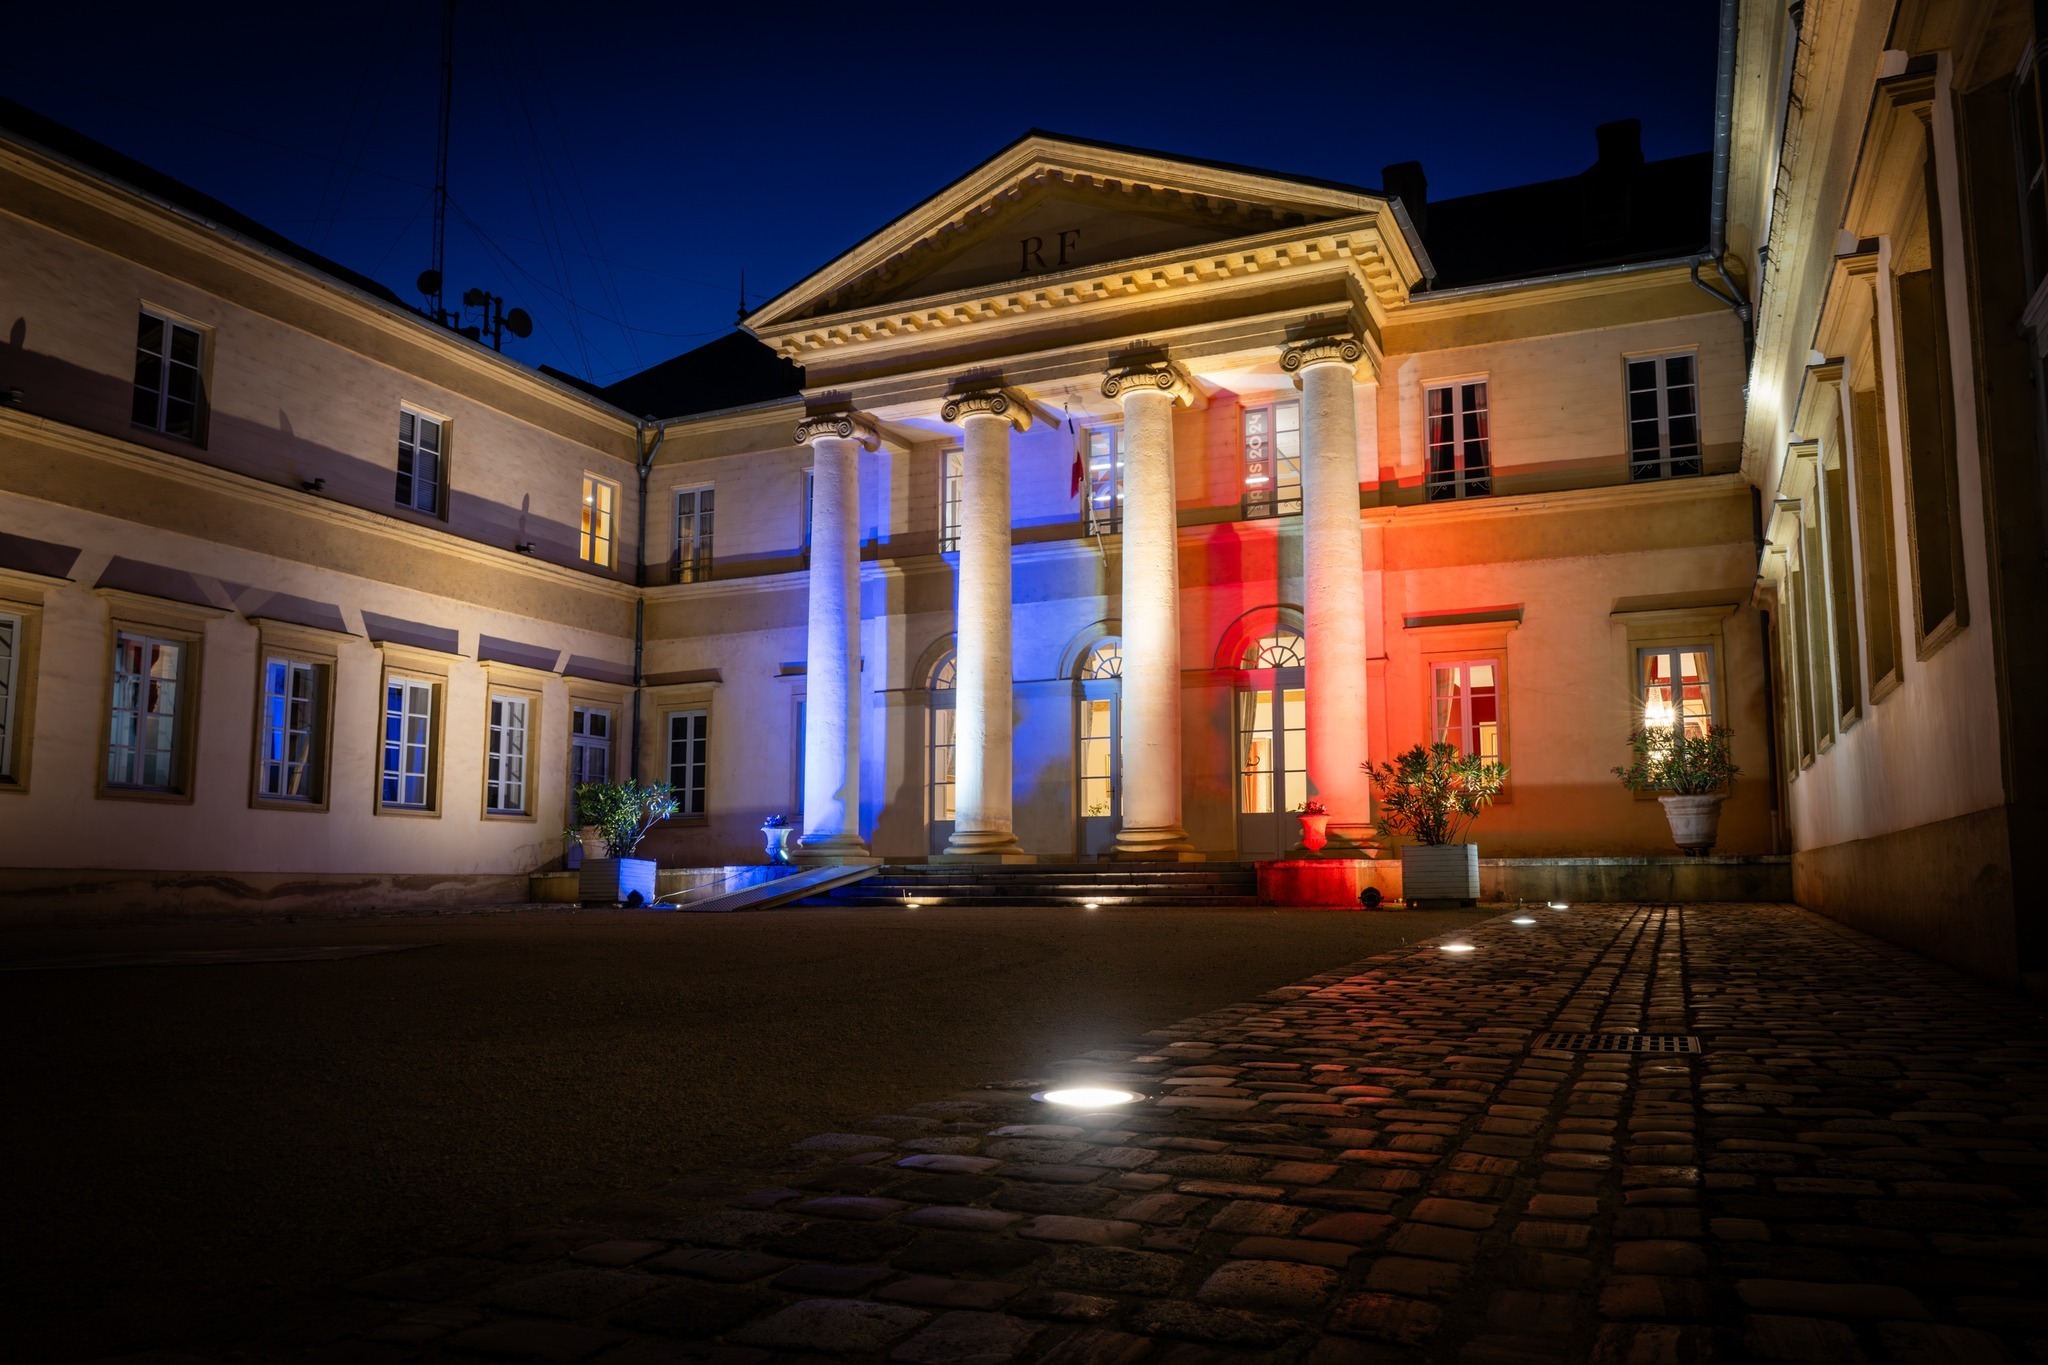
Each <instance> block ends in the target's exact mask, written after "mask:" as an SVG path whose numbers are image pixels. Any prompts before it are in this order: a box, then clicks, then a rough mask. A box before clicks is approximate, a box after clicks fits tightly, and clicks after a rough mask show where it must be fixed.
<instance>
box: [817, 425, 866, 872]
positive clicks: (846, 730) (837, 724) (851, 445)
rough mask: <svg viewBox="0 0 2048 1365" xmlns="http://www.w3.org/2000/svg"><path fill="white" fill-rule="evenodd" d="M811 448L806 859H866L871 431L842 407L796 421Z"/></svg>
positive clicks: (819, 860)
mask: <svg viewBox="0 0 2048 1365" xmlns="http://www.w3.org/2000/svg"><path fill="white" fill-rule="evenodd" d="M796 440H797V444H798V445H809V446H810V447H811V458H812V466H811V471H812V472H811V573H810V612H809V630H808V633H807V636H806V648H805V652H804V675H805V676H804V816H803V820H804V827H803V836H802V837H801V838H800V839H799V840H798V841H797V847H798V848H799V850H800V851H801V852H802V854H803V855H805V856H806V857H807V858H808V859H810V860H813V861H818V862H836V861H841V860H849V859H866V858H867V857H868V846H867V843H866V842H865V841H864V840H863V839H862V838H861V837H860V713H861V697H860V529H859V526H860V452H861V448H862V447H863V446H865V447H866V448H867V449H869V450H874V449H876V448H877V447H878V446H879V445H880V444H881V439H880V437H879V435H878V434H877V433H876V431H875V428H874V427H873V426H872V425H871V424H870V423H869V422H868V421H867V420H866V419H865V418H862V417H860V416H858V415H856V414H855V413H853V412H852V411H851V410H840V411H836V412H825V413H814V414H811V415H810V416H807V417H805V418H804V419H803V420H802V421H800V422H798V423H797V424H796Z"/></svg>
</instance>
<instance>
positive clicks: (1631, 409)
mask: <svg viewBox="0 0 2048 1365" xmlns="http://www.w3.org/2000/svg"><path fill="white" fill-rule="evenodd" d="M1628 415H1629V418H1630V419H1631V420H1632V421H1638V422H1643V421H1648V422H1654V421H1656V420H1657V395H1656V393H1655V391H1645V392H1642V393H1632V394H1630V395H1629V396H1628Z"/></svg>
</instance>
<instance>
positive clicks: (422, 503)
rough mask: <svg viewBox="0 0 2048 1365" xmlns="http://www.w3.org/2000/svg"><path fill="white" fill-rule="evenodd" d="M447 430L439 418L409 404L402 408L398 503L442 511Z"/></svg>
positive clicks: (416, 509)
mask: <svg viewBox="0 0 2048 1365" xmlns="http://www.w3.org/2000/svg"><path fill="white" fill-rule="evenodd" d="M446 436H447V430H446V428H445V426H444V425H443V424H442V423H441V421H440V420H439V419H437V418H433V417H428V416H427V415H425V414H424V413H418V412H414V411H412V410H411V409H409V408H400V409H399V411H398V505H399V506H400V507H410V508H412V509H413V510H414V511H416V512H432V513H436V514H438V513H439V512H440V511H441V484H442V481H443V473H444V470H443V465H444V464H445V462H446V458H447V448H446V446H447V443H446V439H445V438H446Z"/></svg>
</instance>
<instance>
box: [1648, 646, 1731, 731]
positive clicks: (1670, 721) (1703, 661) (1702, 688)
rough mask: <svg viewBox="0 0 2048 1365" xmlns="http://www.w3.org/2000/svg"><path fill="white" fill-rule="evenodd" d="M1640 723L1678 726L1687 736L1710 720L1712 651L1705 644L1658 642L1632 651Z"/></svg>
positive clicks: (1705, 726)
mask: <svg viewBox="0 0 2048 1365" xmlns="http://www.w3.org/2000/svg"><path fill="white" fill-rule="evenodd" d="M1636 660H1637V664H1636V678H1637V683H1638V687H1639V690H1640V693H1641V698H1642V707H1643V724H1644V725H1645V726H1650V727H1656V728H1667V727H1677V726H1682V727H1683V729H1684V731H1685V733H1686V735H1687V736H1699V735H1704V734H1706V733H1707V728H1708V727H1709V726H1711V725H1712V724H1713V723H1714V682H1713V660H1714V652H1713V650H1712V648H1710V647H1709V646H1707V645H1658V646H1656V647H1655V648H1651V649H1638V650H1637V651H1636Z"/></svg>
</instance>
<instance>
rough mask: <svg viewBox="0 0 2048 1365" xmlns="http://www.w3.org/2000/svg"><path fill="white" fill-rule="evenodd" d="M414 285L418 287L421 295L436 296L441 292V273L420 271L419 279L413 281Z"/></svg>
mask: <svg viewBox="0 0 2048 1365" xmlns="http://www.w3.org/2000/svg"><path fill="white" fill-rule="evenodd" d="M414 283H415V284H417V285H418V286H419V291H420V292H421V293H422V294H438V293H440V292H441V272H440V271H438V270H422V271H421V272H420V277H419V279H418V280H416V281H414Z"/></svg>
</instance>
